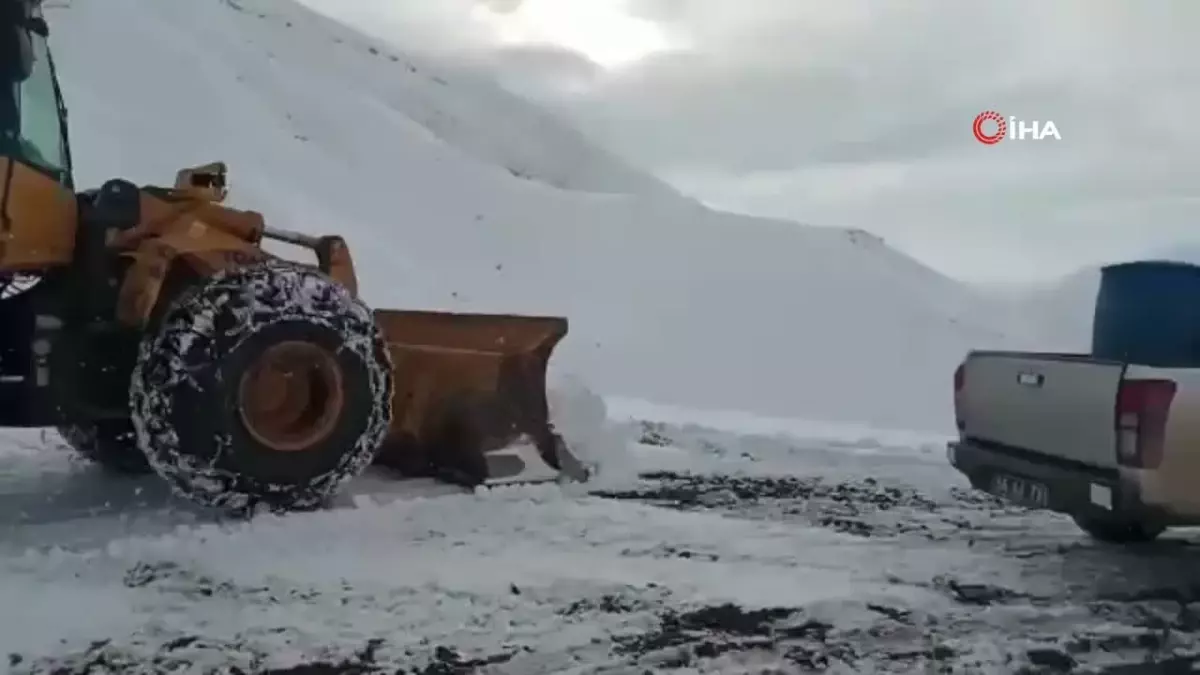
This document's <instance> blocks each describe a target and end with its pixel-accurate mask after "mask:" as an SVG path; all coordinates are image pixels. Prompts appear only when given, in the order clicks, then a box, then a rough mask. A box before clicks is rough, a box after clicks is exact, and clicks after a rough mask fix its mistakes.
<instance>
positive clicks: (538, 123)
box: [49, 0, 1013, 428]
mask: <svg viewBox="0 0 1200 675" xmlns="http://www.w3.org/2000/svg"><path fill="white" fill-rule="evenodd" d="M49 19H50V21H51V24H52V28H53V29H54V31H55V34H54V46H55V48H56V49H57V50H58V61H59V66H60V71H62V76H63V79H64V87H65V90H66V94H67V96H68V97H69V104H70V111H71V130H72V133H73V141H74V146H75V148H74V149H75V158H76V162H77V174H78V179H79V182H80V184H81V185H85V186H87V185H95V184H98V183H99V182H101V181H102V180H104V179H106V178H108V177H111V176H123V177H126V178H129V179H131V180H135V181H138V182H143V183H149V182H158V183H162V182H169V181H170V180H171V179H172V177H173V176H174V172H175V170H176V169H177V168H179V167H180V166H183V165H189V164H196V163H202V162H207V161H211V160H214V159H222V160H224V161H227V162H228V163H229V164H230V167H231V176H230V178H231V180H232V186H233V194H232V198H231V202H232V203H233V204H234V205H236V206H240V207H243V208H253V209H256V210H260V211H263V212H264V213H265V214H266V215H267V217H268V220H269V222H271V223H272V224H275V225H277V226H280V227H286V228H292V229H299V230H305V231H309V232H314V233H315V232H339V233H343V234H344V235H345V236H346V237H347V239H348V240H349V243H350V244H351V246H352V247H353V249H354V251H355V255H356V262H357V264H358V268H359V273H360V277H361V279H360V281H361V283H360V287H361V288H362V292H363V296H364V299H365V300H366V301H367V302H369V303H371V304H373V305H375V306H380V307H386V306H395V307H405V308H416V309H443V310H476V311H478V310H484V311H496V312H534V313H556V314H563V315H566V316H568V317H569V318H570V320H571V334H570V335H568V337H567V340H566V341H565V342H564V344H563V346H562V347H561V349H560V351H559V353H558V355H557V356H556V358H555V360H554V362H552V370H553V372H554V373H555V374H560V373H575V374H578V375H580V376H581V377H583V378H584V379H585V380H586V381H587V382H588V383H589V385H590V386H591V387H593V388H594V389H596V390H598V391H601V392H604V393H613V394H625V395H630V396H637V397H642V398H648V399H656V400H662V401H666V402H672V403H679V404H687V405H693V406H704V407H720V408H726V409H742V410H747V409H749V410H756V411H759V412H763V413H769V414H776V415H791V416H806V417H821V418H837V419H846V420H860V421H867V422H871V423H876V424H881V425H889V426H897V425H899V426H905V427H938V428H945V427H947V426H948V424H949V410H950V391H949V389H950V388H949V384H948V383H949V378H950V372H951V370H952V369H953V366H954V364H955V362H956V361H957V360H958V359H959V358H960V357H961V355H962V353H963V352H964V351H965V350H966V349H968V348H970V347H973V346H1000V345H1005V344H1009V343H1011V342H1012V340H1013V336H1008V335H1005V334H1004V333H1003V332H1002V331H1001V330H998V329H997V328H996V327H995V326H994V324H995V323H997V322H996V320H995V316H994V313H993V312H992V310H991V309H990V305H988V304H986V303H985V302H984V301H983V300H982V299H981V298H980V296H978V295H976V294H974V293H972V292H969V291H967V290H965V288H964V287H962V286H960V285H959V284H957V283H956V282H954V281H951V280H949V279H947V278H944V277H942V276H940V275H937V274H935V273H933V272H932V271H930V270H928V269H926V268H924V267H922V266H921V265H919V264H917V263H916V262H914V261H913V260H911V259H909V258H907V257H905V256H903V255H900V254H899V253H897V252H895V251H893V250H892V249H890V248H888V247H887V246H886V245H885V244H883V243H882V242H881V241H880V240H879V239H877V238H875V237H873V236H871V235H869V234H867V233H864V232H852V231H845V230H840V229H825V228H812V227H805V226H800V225H797V224H794V223H788V222H781V221H770V220H763V219H754V218H748V217H743V216H735V215H730V214H725V213H719V212H715V211H713V210H709V209H706V208H704V207H702V206H701V205H699V204H697V203H696V202H694V201H692V200H689V199H686V198H684V197H682V196H680V195H678V194H677V193H675V192H674V191H673V190H672V189H670V188H669V187H667V186H666V185H665V184H663V183H662V182H660V181H658V180H657V179H654V178H652V177H650V176H647V175H644V174H642V173H640V172H638V171H636V170H634V169H633V168H631V167H629V166H628V165H626V164H624V163H622V162H621V161H620V160H618V159H617V158H615V157H614V156H612V155H611V154H608V153H606V152H603V151H601V150H599V149H596V148H594V147H592V146H590V145H589V144H588V142H587V141H586V140H585V139H584V138H583V137H582V136H581V135H580V134H578V133H577V132H575V131H574V130H572V129H571V128H570V127H569V126H567V125H566V124H564V123H562V122H560V121H558V120H557V119H555V118H554V117H552V116H550V115H549V114H547V113H545V112H542V111H539V110H538V109H537V108H536V107H535V106H533V105H532V104H530V103H528V102H526V101H524V100H523V99H520V98H518V97H516V96H514V95H511V94H509V93H507V92H505V91H504V90H502V89H500V88H499V87H497V86H495V85H493V84H491V83H489V82H488V81H487V80H486V79H485V78H483V77H482V76H480V75H479V74H477V73H473V72H471V71H469V70H467V69H465V68H459V67H455V66H454V65H453V64H447V63H444V57H443V58H442V59H439V60H436V61H435V62H432V63H431V62H426V61H424V60H422V59H421V58H419V57H418V56H416V55H413V54H408V53H400V52H397V51H394V50H392V49H389V48H387V47H384V46H382V45H381V44H379V43H376V42H372V41H371V40H369V39H367V38H365V37H363V36H361V35H359V34H357V33H355V32H353V31H351V30H350V29H348V28H346V27H344V26H340V25H338V24H336V23H334V22H331V21H329V20H327V19H324V18H322V17H319V16H317V15H314V14H311V13H310V12H308V11H307V10H305V9H302V8H300V7H299V6H297V5H295V4H292V3H291V2H285V1H284V0H278V1H272V0H239V2H236V3H235V2H233V1H232V0H225V1H223V2H196V1H195V0H153V1H151V0H106V1H105V2H104V3H91V2H86V3H85V2H72V3H69V4H66V5H59V6H54V7H51V8H50V9H49Z"/></svg>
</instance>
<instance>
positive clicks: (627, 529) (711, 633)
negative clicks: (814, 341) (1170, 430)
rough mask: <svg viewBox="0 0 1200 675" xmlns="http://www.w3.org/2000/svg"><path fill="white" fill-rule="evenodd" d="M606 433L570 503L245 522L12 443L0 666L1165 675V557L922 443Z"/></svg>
mask: <svg viewBox="0 0 1200 675" xmlns="http://www.w3.org/2000/svg"><path fill="white" fill-rule="evenodd" d="M611 412H612V413H613V417H614V418H618V417H621V416H622V415H623V414H625V413H629V412H632V414H633V415H634V416H636V417H640V418H643V419H645V418H648V419H654V420H657V421H655V422H649V421H643V419H635V420H631V421H628V422H620V423H618V424H617V428H616V429H612V428H610V429H608V430H607V431H606V432H604V433H601V430H599V429H593V430H590V431H589V430H586V429H580V428H578V426H579V425H576V426H577V428H576V429H575V430H573V433H575V434H576V435H577V436H579V435H582V436H579V437H580V440H581V442H583V443H585V444H587V443H591V444H592V446H593V447H592V449H593V450H599V447H598V446H599V445H602V444H603V443H606V442H609V443H611V442H612V441H613V440H615V439H620V438H621V437H628V438H629V439H630V441H631V442H630V444H629V447H630V452H629V453H627V454H622V453H621V452H620V447H619V446H614V447H609V448H607V450H608V451H610V453H612V456H610V457H609V461H608V462H607V463H606V465H605V475H602V476H601V478H600V480H599V482H598V483H597V484H595V485H591V486H588V488H587V490H584V489H583V488H581V487H580V486H566V487H559V486H541V487H529V488H508V489H496V490H491V491H486V492H478V493H475V494H464V493H462V492H461V491H459V490H456V489H454V488H449V487H445V486H436V485H429V484H424V483H407V484H404V485H397V484H395V483H392V482H389V481H387V480H386V479H385V478H383V477H379V476H376V477H369V478H368V479H365V480H363V481H360V482H359V483H358V484H356V485H355V486H354V488H353V490H352V494H351V495H349V496H348V497H347V499H346V503H345V504H343V505H342V508H337V509H333V510H330V511H326V512H322V513H315V514H303V515H293V516H288V517H270V516H264V517H259V518H257V519H255V520H253V521H251V522H215V521H213V519H212V517H211V516H209V515H207V514H203V513H199V512H196V511H194V510H191V509H188V508H186V507H184V506H183V505H182V504H179V503H178V502H176V501H174V500H173V499H172V498H170V497H169V496H168V495H167V494H166V493H165V491H164V490H163V489H162V488H161V487H160V486H159V485H158V484H157V482H156V481H154V480H153V479H150V480H121V479H116V478H112V477H106V476H103V475H101V474H100V473H99V472H97V471H95V470H93V469H92V468H91V467H83V466H79V465H77V464H74V463H72V462H69V461H67V459H66V455H65V450H57V449H55V448H53V447H49V448H48V447H45V445H46V444H49V445H53V444H54V443H53V440H51V439H46V440H45V441H43V440H42V439H39V438H37V437H36V436H30V435H23V436H22V435H19V434H10V436H9V437H10V439H12V440H13V441H14V442H13V443H11V444H10V445H9V446H7V449H6V450H5V451H4V452H3V454H0V489H2V490H3V494H0V514H2V515H0V517H2V518H3V521H2V523H3V527H4V529H5V537H4V540H3V544H2V547H3V548H2V553H0V565H2V572H0V606H2V607H4V608H5V611H4V612H3V614H2V615H0V616H2V617H3V619H2V620H3V622H4V623H3V626H0V628H2V630H0V643H2V644H0V648H2V649H3V650H4V653H5V654H7V655H8V660H9V661H8V662H9V665H10V666H11V668H10V670H11V671H12V672H15V673H112V672H121V673H160V672H161V673H175V672H197V673H203V672H222V673H263V672H272V673H301V672H304V673H373V672H389V673H390V672H396V671H398V670H402V671H404V672H421V673H459V672H462V673H465V672H495V673H511V674H522V675H524V674H536V673H579V674H583V673H627V672H628V673H641V672H645V671H648V670H651V671H659V672H662V671H672V670H682V671H684V672H697V671H700V672H705V671H711V672H788V673H790V672H813V671H823V672H846V673H870V672H881V673H893V672H895V673H907V672H921V673H925V672H962V673H989V672H996V673H1001V672H1003V673H1012V672H1020V671H1021V670H1022V669H1024V671H1025V672H1088V671H1089V669H1102V670H1100V671H1099V672H1108V673H1125V672H1128V673H1134V672H1137V673H1154V672H1190V666H1189V663H1190V659H1188V658H1187V654H1189V650H1190V649H1192V648H1195V647H1200V638H1198V636H1200V564H1198V563H1200V546H1198V545H1197V542H1198V541H1200V540H1197V539H1196V538H1194V537H1192V536H1191V535H1190V534H1188V533H1180V534H1176V535H1173V536H1168V537H1166V538H1165V539H1164V540H1163V541H1161V542H1159V543H1156V544H1153V545H1148V546H1144V547H1141V548H1138V549H1125V550H1122V549H1117V548H1113V547H1108V546H1104V545H1099V544H1095V543H1093V542H1091V541H1089V540H1087V539H1086V538H1084V537H1083V536H1082V535H1080V534H1079V533H1078V532H1077V531H1076V530H1075V528H1074V525H1073V524H1071V523H1070V522H1069V521H1068V520H1066V519H1064V518H1060V517H1058V516H1052V515H1047V514H1040V513H1030V512H1027V511H1024V510H1022V509H1019V508H1013V507H1008V506H1006V505H1004V504H1002V503H1000V502H998V501H996V500H993V499H989V498H987V497H986V496H983V495H980V494H979V493H976V492H972V491H969V490H967V489H966V488H965V486H964V482H963V481H962V480H961V479H960V478H959V477H958V476H957V475H956V474H955V473H954V472H953V471H952V470H951V469H950V468H949V467H948V466H947V465H946V463H945V460H944V453H943V451H942V446H941V444H940V440H941V439H938V438H924V437H921V436H916V435H911V434H909V435H894V434H892V435H889V434H883V433H877V432H871V431H867V430H863V431H858V430H853V429H844V428H820V427H818V426H814V425H798V424H796V425H783V426H782V427H780V426H778V425H776V426H775V427H772V426H771V424H769V423H767V422H766V421H762V420H722V419H718V418H717V417H715V416H711V415H705V416H703V417H699V416H697V415H692V417H694V418H696V419H704V420H705V426H697V425H694V424H691V423H689V422H688V415H686V414H682V415H681V414H677V412H672V411H669V410H664V409H651V410H647V409H645V408H644V407H642V408H635V409H632V410H626V411H622V410H621V409H620V406H617V407H616V408H614V410H612V411H611ZM718 427H720V428H718ZM614 432H616V434H615V435H614ZM605 433H607V434H609V435H607V436H605ZM635 473H640V474H641V477H640V478H639V477H637V476H636V475H634V474H635ZM1147 660H1152V661H1155V662H1158V664H1157V665H1155V666H1146V665H1141V664H1143V662H1145V661H1147ZM300 666H305V667H304V668H301V667H300Z"/></svg>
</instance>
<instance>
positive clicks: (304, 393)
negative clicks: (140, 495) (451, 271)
mask: <svg viewBox="0 0 1200 675" xmlns="http://www.w3.org/2000/svg"><path fill="white" fill-rule="evenodd" d="M391 394H392V380H391V364H390V358H389V356H388V352H387V345H386V344H385V342H384V340H383V336H382V334H381V333H380V331H379V329H378V327H377V326H376V324H375V321H374V316H373V314H372V312H371V310H370V309H368V308H367V307H366V305H364V304H363V303H362V302H360V301H359V300H358V299H356V298H354V297H353V296H352V295H351V294H350V292H349V291H348V290H347V289H345V288H344V287H342V286H340V285H338V284H337V283H335V282H333V281H332V280H330V279H329V278H328V277H326V276H325V275H324V274H322V273H320V272H319V271H317V270H316V269H313V268H310V267H305V266H301V265H296V264H292V263H287V262H283V261H275V260H272V261H269V262H266V263H260V264H256V265H252V266H248V267H243V268H238V269H234V270H230V271H226V272H221V273H218V274H217V275H215V276H213V277H211V278H209V279H204V280H201V281H200V282H199V284H198V285H197V286H195V287H193V288H191V289H189V290H188V291H185V292H184V294H183V295H182V296H181V297H180V298H179V299H178V300H176V301H175V302H174V303H173V304H172V305H171V306H170V307H169V308H168V310H167V311H166V312H165V314H164V315H163V318H162V321H161V324H160V327H159V329H158V330H157V331H156V332H154V333H153V334H149V335H147V336H146V338H145V339H144V340H143V342H142V345H141V349H140V353H139V355H138V362H137V365H136V366H135V368H134V371H133V377H132V382H131V386H130V402H131V407H132V410H133V423H134V429H135V431H136V434H137V443H138V445H139V447H141V449H142V451H143V453H144V454H145V456H146V458H147V460H148V462H149V464H150V466H151V467H153V468H154V470H155V471H156V472H158V473H159V474H160V475H161V476H163V477H164V478H165V479H166V480H167V481H168V482H169V483H170V485H171V486H172V488H173V489H174V490H175V491H176V492H177V493H179V494H181V495H183V496H185V497H187V498H189V499H191V500H192V501H195V502H197V503H200V504H202V505H205V506H212V507H218V508H222V509H232V510H242V509H246V508H248V507H254V506H257V505H263V506H267V507H269V508H272V509H274V510H301V509H310V508H316V507H320V506H322V505H323V504H324V503H325V502H326V501H327V500H328V499H329V498H330V497H331V496H333V495H334V494H335V493H336V492H337V491H338V489H339V488H340V487H341V486H342V485H343V484H344V483H345V482H346V481H347V480H349V479H350V478H352V477H353V476H355V475H357V474H358V473H360V472H361V471H362V470H364V469H365V468H366V467H367V466H368V465H369V464H370V463H371V462H372V461H373V460H374V458H375V455H376V453H377V452H378V450H379V448H380V444H381V442H382V440H383V438H384V436H385V435H386V433H387V430H388V426H389V425H390V423H391Z"/></svg>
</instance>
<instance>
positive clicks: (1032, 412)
mask: <svg viewBox="0 0 1200 675" xmlns="http://www.w3.org/2000/svg"><path fill="white" fill-rule="evenodd" d="M1124 372H1125V366H1124V364H1122V363H1120V362H1116V361H1106V360H1103V359H1095V358H1092V357H1089V356H1084V355H1074V354H1031V353H1007V352H973V353H972V354H971V355H970V356H969V357H968V358H967V361H966V363H965V364H964V366H963V383H962V388H961V390H960V391H959V392H958V394H957V395H956V396H957V405H958V410H959V419H960V425H962V426H963V427H964V428H963V429H962V433H963V435H964V436H966V437H967V438H972V439H976V440H979V441H985V442H992V443H997V444H1001V445H1004V446H1008V447H1010V448H1014V449H1019V450H1028V451H1033V452H1040V453H1043V454H1046V455H1050V456H1052V457H1056V458H1059V459H1065V460H1071V461H1075V462H1081V463H1084V464H1087V465H1090V466H1094V467H1101V468H1111V467H1114V466H1116V464H1117V456H1116V432H1115V429H1114V427H1115V415H1116V405H1117V392H1118V390H1119V389H1120V386H1121V380H1122V377H1123V375H1124Z"/></svg>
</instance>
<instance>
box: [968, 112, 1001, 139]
mask: <svg viewBox="0 0 1200 675" xmlns="http://www.w3.org/2000/svg"><path fill="white" fill-rule="evenodd" d="M985 122H995V123H996V131H995V133H991V134H988V133H984V131H983V125H984V123H985ZM971 131H972V132H974V134H975V140H977V141H979V142H980V143H983V144H984V145H995V144H997V143H999V142H1000V141H1002V140H1004V135H1005V134H1007V133H1008V122H1005V121H1004V118H1003V117H1002V116H1001V115H1000V113H998V112H996V111H995V110H985V111H984V112H981V113H979V114H978V115H976V116H975V123H974V124H972V125H971Z"/></svg>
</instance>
